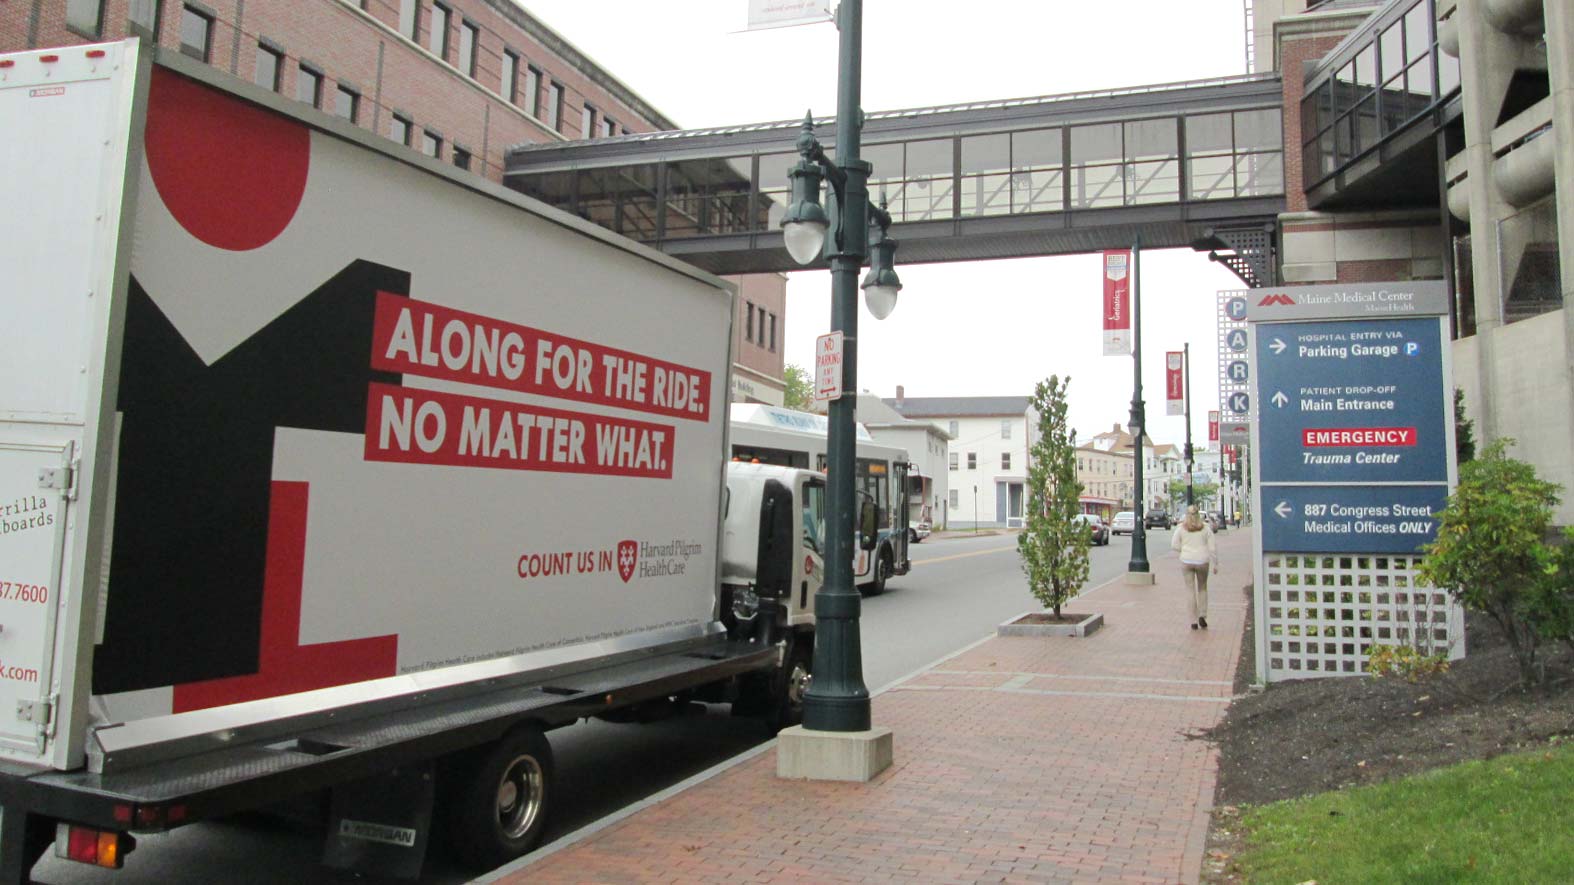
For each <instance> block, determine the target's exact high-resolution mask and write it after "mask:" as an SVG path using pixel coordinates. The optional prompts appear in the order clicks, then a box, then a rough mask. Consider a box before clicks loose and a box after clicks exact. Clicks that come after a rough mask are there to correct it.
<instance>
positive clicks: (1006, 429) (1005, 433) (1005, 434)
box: [1000, 421, 1011, 439]
mask: <svg viewBox="0 0 1574 885" xmlns="http://www.w3.org/2000/svg"><path fill="white" fill-rule="evenodd" d="M1000 438H1001V439H1010V438H1011V422H1010V421H1002V422H1000Z"/></svg>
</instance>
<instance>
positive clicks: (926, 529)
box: [907, 519, 932, 544]
mask: <svg viewBox="0 0 1574 885" xmlns="http://www.w3.org/2000/svg"><path fill="white" fill-rule="evenodd" d="M930 531H932V528H931V526H930V525H929V520H927V519H925V520H921V521H919V522H915V523H913V524H912V525H910V526H908V527H907V540H908V541H910V542H912V543H914V544H917V543H918V542H919V541H922V540H923V539H925V538H927V537H929V533H930Z"/></svg>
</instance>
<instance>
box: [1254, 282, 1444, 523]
mask: <svg viewBox="0 0 1574 885" xmlns="http://www.w3.org/2000/svg"><path fill="white" fill-rule="evenodd" d="M1447 310H1448V295H1447V289H1446V287H1445V284H1443V283H1441V282H1413V283H1375V284H1357V285H1349V286H1342V285H1341V286H1301V287H1289V288H1283V289H1258V290H1254V291H1253V292H1252V293H1251V295H1250V300H1249V302H1248V305H1247V321H1248V322H1249V324H1250V330H1251V334H1252V360H1253V363H1254V370H1253V371H1252V372H1251V375H1252V377H1253V378H1254V379H1255V380H1256V391H1255V396H1254V398H1255V401H1256V412H1257V422H1256V427H1255V433H1254V439H1253V442H1254V450H1255V455H1256V458H1257V459H1258V465H1257V472H1256V475H1257V477H1258V485H1257V488H1258V494H1259V495H1260V500H1259V502H1258V508H1257V510H1256V512H1257V513H1258V514H1260V516H1259V520H1260V524H1261V526H1262V539H1261V543H1262V548H1261V549H1263V550H1264V551H1272V552H1279V553H1350V554H1367V553H1394V554H1404V553H1415V552H1418V551H1419V549H1420V547H1421V545H1423V544H1427V543H1430V542H1431V541H1433V540H1434V539H1435V538H1436V531H1437V520H1436V514H1437V513H1438V511H1440V510H1441V509H1442V507H1443V506H1444V504H1445V502H1446V500H1447V497H1448V489H1449V483H1450V480H1451V477H1452V475H1453V466H1452V464H1451V463H1450V461H1451V452H1452V441H1453V432H1452V426H1453V422H1452V415H1451V411H1452V406H1451V398H1450V397H1449V387H1448V383H1447V377H1446V376H1447V364H1446V353H1445V351H1446V348H1447V343H1448V342H1447V330H1446V328H1445V326H1444V324H1445V323H1446V322H1447V320H1446V317H1445V315H1446V313H1447Z"/></svg>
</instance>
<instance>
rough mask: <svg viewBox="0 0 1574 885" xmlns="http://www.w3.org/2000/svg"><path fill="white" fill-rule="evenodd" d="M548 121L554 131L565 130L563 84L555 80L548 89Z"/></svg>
mask: <svg viewBox="0 0 1574 885" xmlns="http://www.w3.org/2000/svg"><path fill="white" fill-rule="evenodd" d="M547 122H548V123H550V124H551V125H552V131H553V132H562V131H563V84H562V83H557V82H554V83H553V84H552V86H551V87H550V88H549V89H548V90H547Z"/></svg>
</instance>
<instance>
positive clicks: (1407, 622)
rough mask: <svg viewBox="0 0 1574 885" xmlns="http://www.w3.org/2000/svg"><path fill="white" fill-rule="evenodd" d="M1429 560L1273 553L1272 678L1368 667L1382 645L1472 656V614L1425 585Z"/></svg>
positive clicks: (1266, 593) (1269, 589) (1268, 561)
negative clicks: (1468, 641) (1423, 566)
mask: <svg viewBox="0 0 1574 885" xmlns="http://www.w3.org/2000/svg"><path fill="white" fill-rule="evenodd" d="M1420 562H1421V557H1419V556H1408V555H1394V556H1376V555H1371V556H1356V555H1325V554H1310V553H1305V554H1303V553H1269V554H1266V555H1265V557H1264V566H1265V568H1264V576H1265V586H1264V588H1263V594H1262V595H1261V596H1260V597H1259V603H1260V604H1262V605H1263V608H1264V614H1265V637H1264V638H1265V639H1266V647H1267V664H1268V666H1267V673H1266V674H1264V675H1265V676H1266V677H1267V680H1268V681H1269V682H1276V681H1279V680H1283V679H1304V678H1309V677H1314V676H1357V675H1360V674H1363V673H1365V672H1366V663H1367V659H1368V658H1369V657H1370V655H1371V652H1372V647H1373V646H1375V645H1402V646H1409V647H1411V648H1414V649H1416V650H1417V651H1420V652H1422V653H1425V654H1436V653H1439V652H1444V653H1447V654H1448V656H1449V657H1450V658H1451V659H1458V658H1461V657H1464V654H1465V634H1464V615H1463V613H1462V612H1461V610H1460V609H1459V607H1458V606H1457V605H1454V604H1453V603H1452V602H1451V601H1450V600H1449V598H1448V594H1447V593H1445V592H1444V591H1442V590H1439V589H1436V588H1434V587H1429V586H1425V585H1422V584H1421V583H1420V581H1419V579H1418V578H1417V576H1416V572H1415V570H1416V567H1417V566H1418V565H1419V564H1420Z"/></svg>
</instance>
